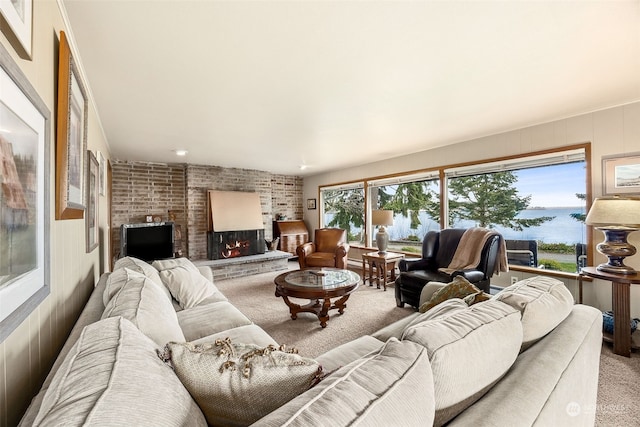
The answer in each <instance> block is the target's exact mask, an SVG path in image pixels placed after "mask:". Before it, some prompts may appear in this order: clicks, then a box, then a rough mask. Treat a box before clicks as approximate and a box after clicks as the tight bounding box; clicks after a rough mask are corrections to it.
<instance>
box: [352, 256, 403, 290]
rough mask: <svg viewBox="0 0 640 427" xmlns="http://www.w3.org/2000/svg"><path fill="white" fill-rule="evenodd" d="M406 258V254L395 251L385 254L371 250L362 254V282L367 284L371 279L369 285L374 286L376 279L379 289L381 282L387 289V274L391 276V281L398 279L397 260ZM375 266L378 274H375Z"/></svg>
mask: <svg viewBox="0 0 640 427" xmlns="http://www.w3.org/2000/svg"><path fill="white" fill-rule="evenodd" d="M402 258H404V254H399V253H395V252H385V253H383V254H381V253H378V252H369V253H366V254H363V255H362V283H363V284H366V283H367V280H368V281H369V286H373V282H374V281H375V283H376V285H377V287H378V289H380V283H382V287H383V288H384V290H385V291H386V290H387V276H389V279H390V280H389V282H393V281H395V280H396V262H398V261H399V260H401V259H402ZM374 268H375V272H376V274H375V275H374V274H373V270H374Z"/></svg>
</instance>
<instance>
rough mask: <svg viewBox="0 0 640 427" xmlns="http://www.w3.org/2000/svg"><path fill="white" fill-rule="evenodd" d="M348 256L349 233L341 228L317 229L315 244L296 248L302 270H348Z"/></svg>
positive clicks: (308, 243) (306, 244)
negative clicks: (316, 268)
mask: <svg viewBox="0 0 640 427" xmlns="http://www.w3.org/2000/svg"><path fill="white" fill-rule="evenodd" d="M348 254H349V244H348V243H347V232H346V231H345V230H342V229H340V228H319V229H316V231H315V235H314V241H313V242H307V243H304V244H302V245H300V246H298V247H297V248H296V255H298V264H300V268H301V269H304V268H313V267H335V268H347V255H348Z"/></svg>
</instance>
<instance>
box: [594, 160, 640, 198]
mask: <svg viewBox="0 0 640 427" xmlns="http://www.w3.org/2000/svg"><path fill="white" fill-rule="evenodd" d="M602 178H603V179H602V185H603V188H602V193H603V194H604V195H606V196H612V195H614V194H640V153H632V154H624V155H616V156H606V157H603V158H602Z"/></svg>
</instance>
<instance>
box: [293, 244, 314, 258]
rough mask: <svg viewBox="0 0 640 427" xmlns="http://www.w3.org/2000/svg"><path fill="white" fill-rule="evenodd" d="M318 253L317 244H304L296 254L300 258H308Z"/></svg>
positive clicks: (298, 248)
mask: <svg viewBox="0 0 640 427" xmlns="http://www.w3.org/2000/svg"><path fill="white" fill-rule="evenodd" d="M315 251H316V244H315V243H313V242H307V243H303V244H301V245H300V246H298V247H297V248H296V254H297V255H298V256H299V257H306V256H307V255H310V254H311V253H313V252H315Z"/></svg>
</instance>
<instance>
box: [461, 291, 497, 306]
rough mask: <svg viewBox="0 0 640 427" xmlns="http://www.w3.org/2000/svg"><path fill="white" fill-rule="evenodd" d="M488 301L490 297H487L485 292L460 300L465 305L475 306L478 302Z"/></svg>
mask: <svg viewBox="0 0 640 427" xmlns="http://www.w3.org/2000/svg"><path fill="white" fill-rule="evenodd" d="M490 299H491V295H489V294H488V293H486V292H485V291H480V292H476V293H475V294H471V295H467V296H466V297H464V298H462V300H463V301H464V302H465V303H466V304H467V305H473V304H477V303H479V302H482V301H488V300H490Z"/></svg>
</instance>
